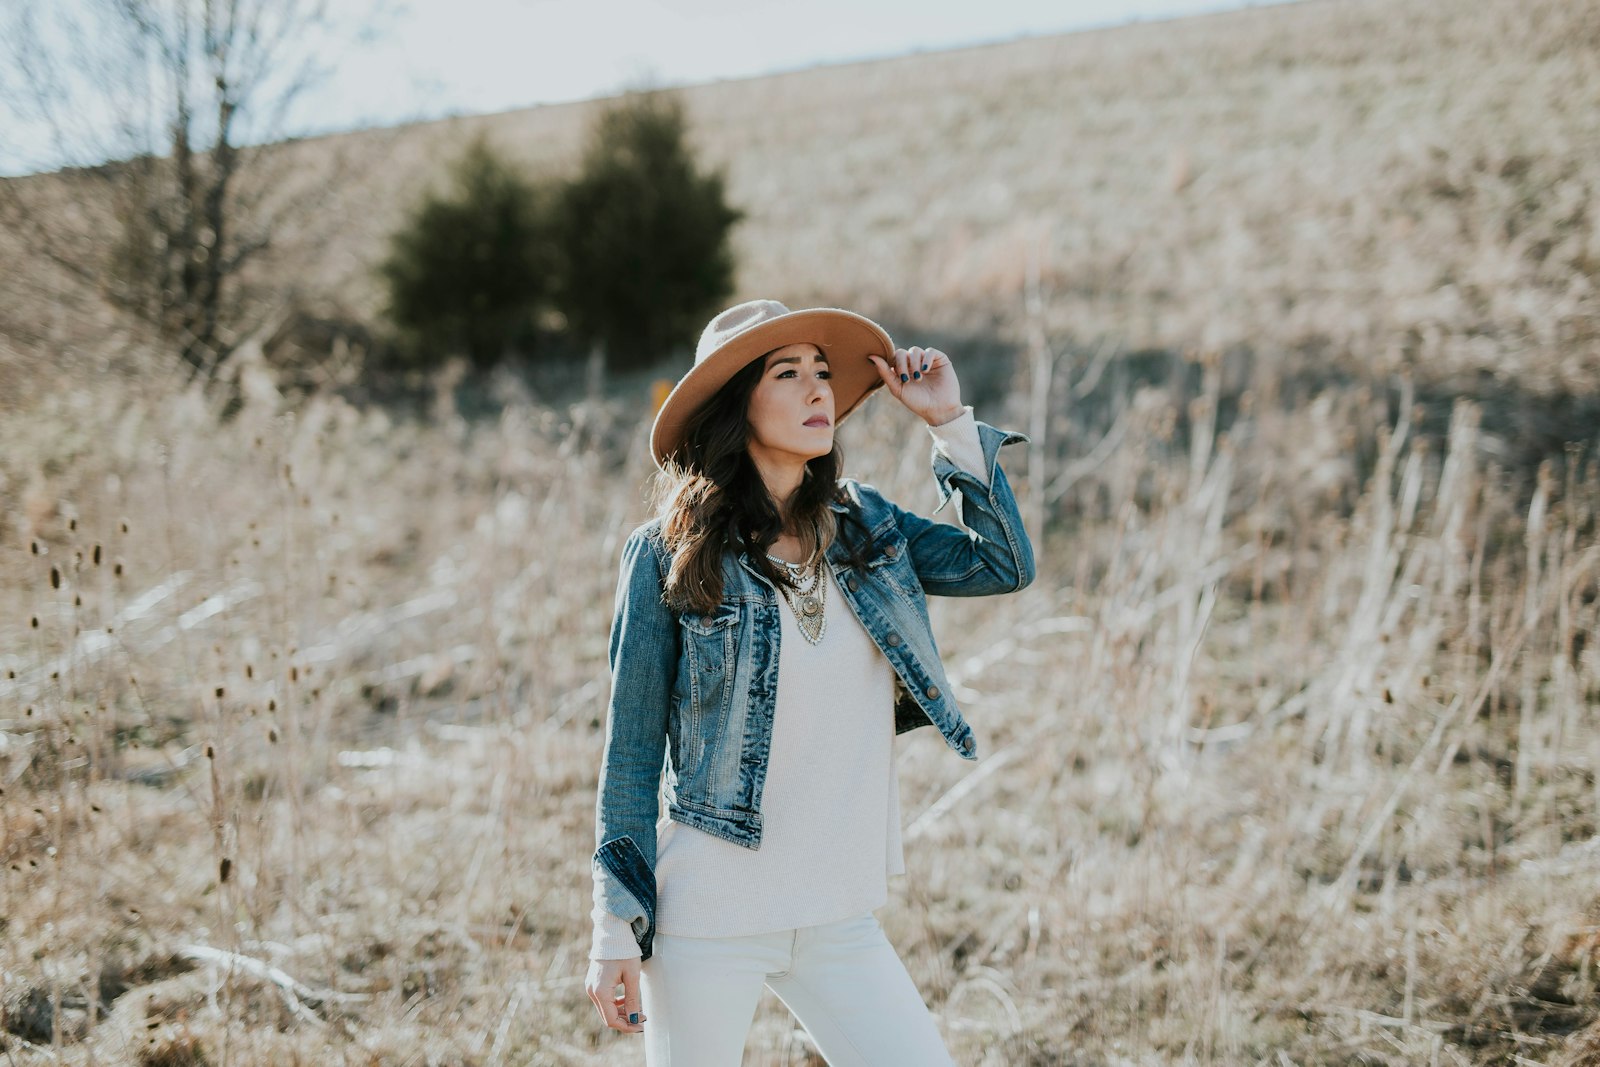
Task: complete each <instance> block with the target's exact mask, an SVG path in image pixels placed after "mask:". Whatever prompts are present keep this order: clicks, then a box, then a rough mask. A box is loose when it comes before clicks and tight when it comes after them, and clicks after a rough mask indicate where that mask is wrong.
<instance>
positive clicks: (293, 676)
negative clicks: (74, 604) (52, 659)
mask: <svg viewBox="0 0 1600 1067" xmlns="http://www.w3.org/2000/svg"><path fill="white" fill-rule="evenodd" d="M34 625H35V626H37V625H39V623H38V620H35V621H34ZM299 680H300V668H299V667H296V666H293V665H292V664H291V665H290V667H289V681H291V682H298V681H299Z"/></svg>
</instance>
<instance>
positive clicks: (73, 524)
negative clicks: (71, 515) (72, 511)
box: [67, 519, 78, 530]
mask: <svg viewBox="0 0 1600 1067" xmlns="http://www.w3.org/2000/svg"><path fill="white" fill-rule="evenodd" d="M77 528H78V520H77V519H68V520H67V529H69V530H76V529H77Z"/></svg>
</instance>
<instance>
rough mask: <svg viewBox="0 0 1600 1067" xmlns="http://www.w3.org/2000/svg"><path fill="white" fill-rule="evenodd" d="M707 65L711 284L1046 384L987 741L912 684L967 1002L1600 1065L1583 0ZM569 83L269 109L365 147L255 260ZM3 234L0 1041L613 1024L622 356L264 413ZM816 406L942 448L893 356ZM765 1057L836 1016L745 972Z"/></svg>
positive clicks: (973, 1055) (557, 1034) (542, 1050)
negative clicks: (521, 101) (592, 957)
mask: <svg viewBox="0 0 1600 1067" xmlns="http://www.w3.org/2000/svg"><path fill="white" fill-rule="evenodd" d="M685 96H686V99H687V101H688V103H689V105H690V109H691V114H692V115H693V116H694V117H695V121H696V123H697V127H696V136H697V138H698V139H699V140H700V143H701V146H702V149H703V151H704V152H705V154H706V155H707V157H708V158H710V159H712V160H714V161H718V162H720V163H721V164H723V165H725V166H726V167H727V168H728V170H729V175H730V191H731V193H732V195H733V197H734V199H736V200H737V201H739V202H740V203H741V204H742V205H743V206H744V207H745V208H746V209H747V210H748V211H750V214H751V217H750V220H749V221H748V222H747V223H745V224H744V226H743V228H742V229H741V230H740V231H739V247H740V253H741V257H742V266H741V280H740V295H741V297H746V296H753V295H766V294H771V295H775V296H778V297H779V298H780V299H783V300H785V301H786V302H788V303H790V304H791V305H793V306H799V305H802V304H806V303H813V302H815V303H839V304H845V305H847V306H852V307H857V308H860V309H861V310H863V311H866V312H868V313H870V314H874V315H877V316H880V317H881V318H882V319H883V321H885V322H886V323H887V324H889V325H890V326H891V329H892V330H893V331H894V333H895V336H896V339H897V340H898V341H899V342H900V343H902V344H905V343H930V344H938V345H940V346H941V347H944V348H946V350H947V351H949V352H950V353H951V355H952V357H953V359H954V361H955V364H956V367H957V370H958V371H959V372H960V373H961V376H962V380H963V382H964V383H966V387H967V395H968V399H970V400H972V401H973V402H974V403H975V405H976V406H977V409H978V414H979V416H980V417H981V418H984V419H985V420H986V421H989V422H991V423H994V424H996V425H1002V426H1006V427H1008V428H1018V429H1022V430H1025V431H1028V432H1030V433H1032V434H1033V435H1034V443H1033V444H1032V445H1028V446H1019V447H1015V448H1010V449H1007V450H1006V451H1005V452H1004V453H1003V455H1002V459H1003V461H1004V462H1005V464H1006V467H1007V470H1008V473H1009V474H1010V476H1011V478H1012V481H1013V483H1014V484H1016V485H1017V487H1018V491H1019V495H1020V496H1021V497H1022V500H1023V506H1024V511H1025V513H1026V514H1028V515H1029V516H1030V520H1031V522H1032V523H1033V524H1034V525H1033V529H1034V535H1035V539H1036V540H1035V544H1036V550H1037V555H1038V558H1039V563H1040V573H1039V578H1038V580H1037V581H1036V582H1035V583H1034V584H1033V585H1032V586H1031V587H1030V588H1028V589H1027V590H1024V591H1023V592H1021V593H1019V594H1016V595H1013V596H1008V597H1001V598H994V599H986V600H975V601H961V600H951V601H945V600H935V601H934V602H933V603H932V605H931V606H932V609H933V612H934V616H933V617H934V624H935V628H936V632H937V633H938V635H939V637H940V643H941V649H942V651H943V652H944V655H945V659H946V662H947V664H948V666H949V668H950V671H951V678H952V681H953V682H955V684H956V686H957V694H956V695H957V698H958V699H959V700H960V701H961V703H962V706H963V708H964V709H965V710H966V712H967V715H968V718H969V719H970V721H971V722H972V723H973V725H974V728H975V729H976V730H977V731H978V736H979V742H980V755H981V759H980V760H979V762H978V763H977V764H976V765H970V764H967V763H964V762H963V761H961V760H958V759H955V758H954V757H953V756H952V755H951V754H950V753H949V752H948V751H947V750H946V749H945V747H944V746H943V745H942V744H941V743H939V740H938V738H936V737H933V736H928V735H930V734H931V731H917V732H915V733H912V734H909V735H906V736H905V737H902V738H901V739H900V740H899V741H898V742H897V762H898V768H899V775H900V781H901V790H902V799H903V805H904V810H905V819H906V836H907V848H906V852H907V856H906V859H907V865H908V868H909V875H908V877H907V878H905V879H903V880H898V881H897V882H895V883H894V884H893V886H892V889H891V898H890V903H889V905H888V906H887V907H886V908H884V909H883V910H882V912H880V918H881V919H882V921H883V923H884V926H885V928H886V930H887V931H888V933H889V935H890V937H891V939H892V940H893V941H894V942H895V944H896V945H897V946H898V948H899V949H900V951H901V954H902V956H903V958H904V959H905V960H906V963H907V966H908V967H909V968H910V970H911V972H912V975H913V977H914V978H915V979H916V981H917V983H918V986H919V987H920V988H921V989H922V990H923V992H924V994H925V995H926V997H927V999H928V1001H929V1005H930V1007H931V1009H932V1010H933V1011H934V1013H935V1015H936V1016H937V1019H938V1021H939V1025H940V1028H941V1030H942V1032H943V1033H944V1034H945V1036H946V1038H947V1040H948V1042H949V1044H950V1046H951V1048H952V1050H953V1052H954V1053H955V1056H956V1059H957V1062H959V1063H961V1064H963V1065H974V1067H1043V1065H1056V1064H1061V1065H1069V1064H1070V1065H1084V1067H1089V1065H1094V1067H1099V1065H1105V1067H1111V1065H1125V1064H1126V1065H1133V1064H1140V1065H1142V1064H1248V1065H1289V1064H1296V1065H1307V1064H1350V1065H1355V1064H1363V1065H1366V1064H1385V1065H1389V1064H1392V1065H1406V1064H1427V1065H1436V1064H1438V1065H1451V1064H1505V1065H1513V1064H1561V1065H1568V1067H1574V1065H1578V1064H1592V1063H1600V781H1597V778H1596V772H1597V769H1600V645H1597V643H1596V641H1595V630H1596V628H1597V625H1600V537H1597V529H1600V299H1597V295H1596V290H1595V286H1596V282H1597V279H1600V214H1597V213H1596V212H1595V211H1594V208H1593V203H1594V197H1595V193H1596V191H1597V190H1600V4H1595V3H1592V2H1588V0H1580V2H1565V3H1557V2H1552V0H1531V2H1516V3H1513V2H1509V0H1486V2H1483V3H1475V4H1471V5H1468V4H1459V3H1457V4H1450V3H1446V4H1429V3H1422V2H1419V0H1397V2H1392V3H1384V4H1379V3H1372V2H1349V3H1341V2H1332V0H1311V2H1307V3H1302V4H1296V5H1292V6H1287V7H1281V8H1266V9H1258V10H1248V11H1241V12H1238V13H1233V14H1227V15H1215V16H1207V17H1203V18H1194V19H1186V20H1181V21H1177V22H1170V23H1161V24H1151V25H1136V26H1130V27H1124V28H1120V29H1116V30H1107V31H1099V32H1094V33H1085V34H1075V35H1070V36H1064V37H1056V38H1043V39H1037V40H1031V41H1022V42H1016V43H1012V44H1005V45H995V46H989V47H984V48H976V49H968V50H963V51H957V52H950V53H941V54H927V55H917V56H911V57H905V58H900V59H892V60H883V61H879V62H874V63H869V64H856V65H849V66H842V67H836V68H826V69H819V70H814V71H806V72H797V73H793V74H787V75H782V76H776V77H771V78H764V79H757V80H753V81H748V82H740V83H725V84H713V85H706V86H701V87H697V88H694V89H691V90H688V91H687V92H686V94H685ZM592 111H593V105H589V104H583V105H567V106H561V107H551V108H541V109H536V110H533V111H528V112H518V113H511V114H506V115H498V116H490V117H485V118H481V119H473V120H454V121H451V122H441V123H433V124H427V125H422V126H418V127H414V128H409V129H406V130H401V131H390V132H383V131H375V132H369V133H364V134H354V135H350V136H348V137H345V138H339V139H331V138H330V139H322V140H317V141H307V142H301V143H298V144H294V145H290V146H284V147H282V148H279V149H275V151H281V152H287V153H298V154H299V155H298V157H297V158H298V160H299V162H300V164H301V165H300V166H299V167H297V168H296V169H295V173H297V174H299V175H300V176H301V177H300V180H304V181H315V180H316V174H317V173H318V171H317V166H318V160H319V158H322V156H323V155H325V154H327V153H330V152H332V151H333V150H335V148H339V149H340V150H346V149H348V150H355V151H367V150H370V151H372V152H373V153H374V156H375V158H377V157H378V156H379V155H381V158H382V160H383V165H382V166H377V165H374V166H373V167H372V168H370V171H369V174H370V184H369V185H367V186H364V187H362V188H360V189H352V190H350V191H349V193H348V195H349V197H350V198H352V201H351V202H353V203H359V204H362V205H364V208H365V209H364V210H361V211H344V212H340V213H338V215H337V217H333V216H330V217H329V218H328V219H327V220H326V222H325V226H326V228H327V229H328V231H329V232H331V233H333V234H334V237H335V239H334V240H333V241H332V242H331V245H330V247H333V248H335V249H336V250H337V254H323V255H320V256H317V257H312V256H311V255H310V254H309V252H304V253H302V254H303V257H304V258H302V259H298V260H297V259H296V255H297V252H296V245H295V244H294V243H293V242H292V241H291V242H289V243H287V244H286V246H285V248H284V249H282V250H280V251H279V252H278V254H277V257H276V258H275V259H273V260H271V261H270V263H271V264H272V267H271V269H273V270H277V271H281V272H282V274H281V281H280V283H279V284H280V288H281V290H282V292H283V293H284V294H285V299H286V300H290V299H293V300H295V301H298V302H300V303H302V304H303V305H304V306H307V307H310V308H313V309H315V310H317V311H319V312H325V313H330V314H344V315H351V316H354V317H358V318H359V317H362V316H367V315H370V314H371V313H372V309H373V306H374V304H373V301H374V300H375V294H374V292H373V291H372V288H371V282H370V280H369V279H368V277H367V276H366V274H365V265H366V264H367V263H369V262H370V261H371V259H372V258H373V257H374V256H375V255H376V254H377V251H378V249H379V248H380V247H381V239H382V235H383V233H384V231H385V229H386V228H387V227H388V226H389V225H392V223H393V221H394V220H395V219H396V218H397V217H398V212H399V210H400V207H401V206H402V204H403V203H404V201H405V198H406V197H408V196H410V195H412V194H413V193H414V192H415V191H416V189H418V188H420V187H421V186H422V185H425V184H426V183H427V182H428V181H429V180H432V179H433V178H435V177H436V176H437V174H438V165H439V160H440V158H441V157H443V156H446V155H447V154H448V148H449V147H450V146H452V145H455V144H458V143H460V142H461V141H462V140H463V139H464V138H465V137H466V136H467V135H469V134H470V132H472V130H474V129H475V128H477V127H479V126H488V127H490V128H492V130H493V132H494V133H495V135H496V137H497V140H498V141H499V142H500V143H501V144H502V145H503V146H504V147H506V148H507V149H508V150H510V151H513V152H515V153H516V154H518V155H519V156H520V157H522V158H524V159H525V160H526V161H527V162H528V163H529V165H530V166H532V167H536V168H549V169H550V170H551V171H552V172H556V171H559V170H560V169H561V168H563V167H567V166H570V165H571V163H572V160H573V159H574V157H575V152H576V149H577V146H578V145H579V144H580V143H581V133H582V129H583V124H584V122H586V121H587V117H588V116H589V115H590V114H592ZM320 240H321V241H322V242H323V243H324V244H327V243H328V242H327V235H326V234H323V235H322V237H321V238H320ZM305 247H307V248H308V247H309V245H307V246H305ZM14 262H15V258H14V257H13V258H12V260H11V261H10V262H9V263H8V265H7V268H6V270H5V271H4V274H3V277H0V323H3V324H4V326H5V329H4V330H3V331H0V388H3V389H4V390H5V393H4V395H5V397H6V400H5V401H4V403H3V404H0V413H3V414H0V790H3V792H0V863H3V867H0V1012H3V1029H0V1063H3V1064H5V1065H6V1067H10V1065H13V1064H17V1065H21V1064H27V1065H42V1064H83V1065H88V1064H138V1065H141V1067H178V1065H198V1064H210V1065H220V1064H308V1065H309V1064H350V1065H357V1064H360V1065H368V1064H412V1065H423V1064H427V1065H438V1067H446V1065H451V1067H455V1065H459V1067H468V1065H471V1067H491V1065H526V1064H537V1065H591V1064H592V1065H598V1064H623V1065H627V1064H635V1065H636V1064H640V1063H642V1062H643V1055H642V1050H641V1047H640V1045H639V1043H638V1041H637V1039H635V1038H629V1037H625V1036H620V1035H614V1034H611V1033H609V1032H607V1031H604V1030H602V1029H600V1027H599V1025H598V1020H597V1017H596V1015H595V1012H594V1009H593V1007H592V1006H591V1005H590V1003H589V1001H588V999H587V997H586V996H585V994H584V991H583V988H582V982H583V975H584V972H585V969H586V966H587V961H586V959H585V953H586V951H587V945H588V928H587V910H588V893H589V874H588V866H587V863H588V858H589V855H590V852H591V850H592V847H593V839H592V834H593V802H594V787H595V784H596V777H597V771H598V761H599V756H600V750H601V744H602V721H601V720H602V717H603V715H604V711H605V700H606V696H607V689H606V678H605V646H606V630H607V625H608V623H609V615H610V603H611V594H612V589H613V583H614V581H615V568H616V562H617V557H618V553H619V551H620V548H621V544H622V540H623V539H624V538H625V536H626V535H627V533H628V532H629V531H630V530H631V529H632V528H633V526H634V525H635V524H637V523H638V522H640V521H643V520H644V519H645V518H646V517H647V514H646V511H645V505H644V502H643V493H642V489H643V487H644V483H645V479H646V477H647V475H648V473H649V471H650V465H649V461H648V458H647V452H646V448H645V436H646V433H647V429H648V422H649V416H650V411H649V408H648V400H647V397H648V395H649V377H650V376H649V375H648V374H645V375H640V376H638V377H634V378H628V379H622V380H618V381H615V382H613V383H611V384H610V386H609V387H608V389H607V391H606V392H605V394H604V395H602V396H590V395H583V394H582V393H581V392H579V391H575V390H569V389H563V388H561V387H560V383H559V382H557V381H556V380H555V378H554V377H549V378H539V377H537V376H536V377H535V378H534V379H531V380H525V379H519V378H517V377H515V376H513V375H509V374H506V375H501V376H497V377H494V378H492V379H491V380H489V381H485V382H468V383H461V384H460V385H459V386H457V385H455V384H453V380H452V379H449V378H445V379H441V381H440V383H439V385H438V388H437V390H436V395H435V396H434V398H433V400H432V402H431V403H430V404H427V405H424V407H423V408H421V409H412V408H406V407H384V406H382V405H377V404H369V403H363V402H357V401H353V400H352V398H351V397H350V396H341V395H340V394H339V392H337V391H333V390H327V391H323V392H320V393H318V394H315V395H313V396H311V397H310V398H309V399H308V400H306V401H305V402H304V403H301V404H299V405H298V406H295V407H290V406H288V405H287V404H285V403H284V402H283V401H282V399H281V397H280V396H279V394H278V393H277V392H276V391H275V389H274V388H273V385H272V382H271V380H270V378H268V377H266V376H265V374H264V372H263V371H262V370H261V369H260V368H259V365H258V364H256V363H254V362H252V361H251V360H250V359H249V356H250V354H251V353H252V351H253V350H254V349H253V346H251V345H246V347H245V350H244V351H245V356H244V357H242V358H241V363H244V364H246V369H245V370H244V371H243V374H244V377H245V379H246V381H245V395H246V402H245V405H244V407H243V408H242V410H240V411H239V412H238V414H237V415H236V416H235V417H233V418H232V419H231V420H228V421H226V422H219V420H218V418H217V412H216V411H215V410H213V408H212V406H211V403H210V402H208V401H207V400H206V399H204V397H203V396H202V395H201V394H200V393H198V392H197V391H195V390H193V389H188V388H185V387H182V386H180V385H178V384H176V383H175V382H174V381H173V380H172V377H171V375H170V374H168V373H164V372H161V371H158V370H155V369H153V368H156V367H158V366H159V359H158V357H159V353H154V352H152V351H151V350H149V349H148V347H146V346H144V345H143V344H142V343H141V342H139V341H138V339H137V338H136V337H134V336H133V335H131V334H125V333H122V332H116V331H115V330H113V329H111V328H110V327H109V326H108V322H107V320H106V319H105V318H104V316H103V314H102V313H100V312H98V311H97V310H96V309H95V307H94V305H93V304H92V302H91V301H89V300H87V299H85V298H84V297H82V296H81V294H79V295H74V294H71V293H64V292H61V291H59V289H58V288H57V283H56V282H55V281H54V280H53V279H52V277H51V276H50V274H49V272H48V270H46V269H45V268H44V267H43V266H41V265H30V266H29V268H28V269H17V268H13V267H12V266H11V263H14ZM263 269H266V268H263ZM290 279H294V280H293V281H291V280H290ZM842 436H843V440H844V445H845V449H846V453H847V457H848V467H849V469H850V471H851V472H852V473H854V474H856V475H857V476H859V477H861V478H862V479H863V480H866V481H870V482H872V483H874V484H876V485H878V486H880V487H881V488H883V489H884V490H885V491H886V492H888V493H889V494H890V495H891V496H893V497H894V498H896V499H898V500H900V501H901V502H903V503H905V504H906V505H907V506H911V507H917V508H921V509H924V510H926V509H927V508H929V507H931V506H932V503H933V490H932V485H931V479H930V478H929V475H928V471H927V459H928V455H927V453H928V439H927V436H926V434H925V432H924V431H923V430H922V429H921V428H920V425H919V424H918V423H917V421H916V420H915V419H914V418H912V417H911V416H910V415H909V414H907V413H906V412H905V411H903V410H899V409H898V408H897V407H896V406H895V405H894V402H893V401H892V400H891V399H889V398H888V397H886V396H880V397H878V398H877V399H876V400H874V401H873V402H872V404H871V405H869V406H868V408H866V409H864V411H863V413H862V414H861V415H860V416H858V417H857V418H855V419H852V420H851V421H850V422H849V423H847V424H846V425H845V427H844V428H843V430H842ZM747 1062H749V1063H751V1064H756V1065H773V1067H776V1065H780V1064H796V1065H799V1064H813V1065H814V1064H819V1063H820V1062H821V1061H820V1060H818V1059H817V1058H816V1057H815V1055H814V1053H812V1051H811V1050H810V1048H809V1045H808V1043H807V1041H806V1039H805V1037H804V1035H803V1033H800V1032H798V1031H797V1030H796V1029H795V1027H794V1025H793V1023H792V1020H791V1019H790V1017H789V1016H788V1014H787V1012H786V1010H784V1009H783V1008H782V1006H781V1005H780V1004H778V1003H777V1002H776V1001H775V1000H774V999H772V998H770V997H769V998H768V999H766V1000H765V1001H763V1004H762V1006H761V1008H760V1010H759V1012H758V1015H757V1019H756V1025H755V1028H754V1030H753V1032H752V1036H751V1041H750V1046H749V1057H748V1061H747Z"/></svg>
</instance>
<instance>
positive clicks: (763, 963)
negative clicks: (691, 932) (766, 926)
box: [640, 912, 952, 1067]
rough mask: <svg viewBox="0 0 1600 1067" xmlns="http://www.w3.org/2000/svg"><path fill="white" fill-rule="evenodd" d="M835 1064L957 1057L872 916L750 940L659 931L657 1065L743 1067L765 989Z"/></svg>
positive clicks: (648, 966) (647, 1002) (887, 1064)
mask: <svg viewBox="0 0 1600 1067" xmlns="http://www.w3.org/2000/svg"><path fill="white" fill-rule="evenodd" d="M763 985H764V986H766V987H768V988H770V989H771V990H772V991H773V993H775V994H777V996H778V998H779V999H780V1000H782V1001H783V1002H784V1004H786V1005H787V1006H788V1008H789V1010H790V1011H792V1012H794V1015H795V1018H797V1019H799V1020H800V1024H801V1025H802V1026H804V1027H805V1028H806V1032H807V1033H809V1034H810V1035H811V1039H812V1041H814V1042H815V1043H816V1046H817V1050H818V1051H819V1052H821V1053H822V1056H823V1058H824V1059H826V1060H827V1061H828V1063H829V1065H830V1067H897V1065H901V1064H904V1065H906V1067H913V1065H914V1067H936V1065H940V1064H952V1061H951V1059H950V1053H949V1051H947V1050H946V1049H945V1046H944V1041H943V1040H941V1039H940V1037H939V1031H938V1028H937V1027H935V1026H934V1022H933V1016H932V1015H930V1014H929V1013H928V1006H927V1005H926V1004H924V1003H923V1001H922V995H921V994H920V993H918V992H917V988H916V986H915V985H914V984H913V983H912V981H911V976H910V975H909V974H907V973H906V968H905V964H903V963H901V962H900V957H899V955H898V954H897V953H896V952H895V950H894V946H893V945H891V944H890V943H889V939H888V938H887V937H885V936H884V933H883V927H882V926H880V925H878V920H877V917H876V916H874V915H873V914H872V913H871V912H868V913H866V914H864V915H860V916H857V917H856V918H853V919H843V920H840V921H839V922H832V923H824V924H822V925H820V926H802V927H799V928H798V929H793V930H781V931H778V932H777V933H771V934H752V935H749V936H747V937H674V936H673V935H671V934H661V933H657V934H656V936H655V941H654V944H653V948H652V952H651V956H650V958H649V959H647V960H645V961H644V965H643V967H642V968H641V976H640V987H641V988H640V992H641V994H642V999H643V1002H644V1003H643V1007H644V1015H645V1020H646V1021H645V1023H644V1048H645V1062H646V1063H647V1064H648V1065H649V1067H739V1064H740V1061H741V1059H742V1058H743V1055H744V1042H745V1037H746V1036H747V1035H748V1033H749V1031H750V1023H751V1020H752V1019H754V1018H755V1012H756V1004H757V1003H758V1002H759V1001H760V999H761V988H762V986H763Z"/></svg>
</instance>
